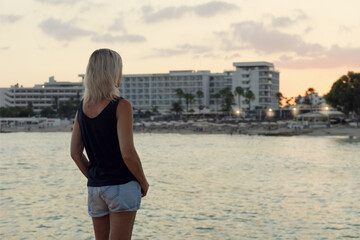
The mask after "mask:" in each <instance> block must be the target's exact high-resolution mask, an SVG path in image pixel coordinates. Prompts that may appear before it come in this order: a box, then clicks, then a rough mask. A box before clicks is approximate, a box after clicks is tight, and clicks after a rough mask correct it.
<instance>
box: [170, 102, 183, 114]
mask: <svg viewBox="0 0 360 240" xmlns="http://www.w3.org/2000/svg"><path fill="white" fill-rule="evenodd" d="M171 111H172V112H175V113H176V115H177V116H179V115H180V113H181V112H182V111H183V109H182V107H181V104H180V103H179V102H173V103H172V108H171Z"/></svg>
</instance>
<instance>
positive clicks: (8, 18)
mask: <svg viewBox="0 0 360 240" xmlns="http://www.w3.org/2000/svg"><path fill="white" fill-rule="evenodd" d="M20 18H22V16H20V15H11V14H10V15H0V22H2V23H15V22H17V21H19V20H20Z"/></svg>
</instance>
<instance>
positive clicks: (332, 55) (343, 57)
mask: <svg viewBox="0 0 360 240" xmlns="http://www.w3.org/2000/svg"><path fill="white" fill-rule="evenodd" d="M275 65H277V66H278V67H282V68H291V69H305V68H335V67H344V66H346V67H354V68H358V67H360V48H341V47H339V46H337V45H333V46H332V47H331V48H330V49H328V50H327V51H326V52H325V54H324V56H323V57H320V58H311V59H293V58H290V57H284V56H283V57H281V58H280V60H279V61H276V62H275Z"/></svg>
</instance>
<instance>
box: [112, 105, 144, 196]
mask: <svg viewBox="0 0 360 240" xmlns="http://www.w3.org/2000/svg"><path fill="white" fill-rule="evenodd" d="M116 116H117V133H118V138H119V144H120V150H121V154H122V157H123V159H124V162H125V164H126V166H127V167H128V168H129V170H130V172H131V173H132V174H133V175H134V176H135V178H136V179H137V180H138V182H139V183H140V186H141V194H142V196H143V197H144V196H145V195H146V194H147V191H148V189H149V183H148V181H147V179H146V177H145V174H144V171H143V168H142V165H141V161H140V158H139V156H138V154H137V152H136V150H135V146H134V140H133V131H132V129H133V113H132V106H131V104H130V103H129V102H128V101H126V100H125V99H122V100H120V102H119V104H118V107H117V110H116Z"/></svg>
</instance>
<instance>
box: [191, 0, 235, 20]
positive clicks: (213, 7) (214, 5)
mask: <svg viewBox="0 0 360 240" xmlns="http://www.w3.org/2000/svg"><path fill="white" fill-rule="evenodd" d="M235 9H238V7H237V6H236V5H235V4H230V3H226V2H216V1H215V2H209V3H205V4H201V5H198V6H195V7H193V11H194V12H195V14H196V15H198V16H200V17H212V16H215V15H216V14H218V13H221V12H228V11H232V10H235Z"/></svg>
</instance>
